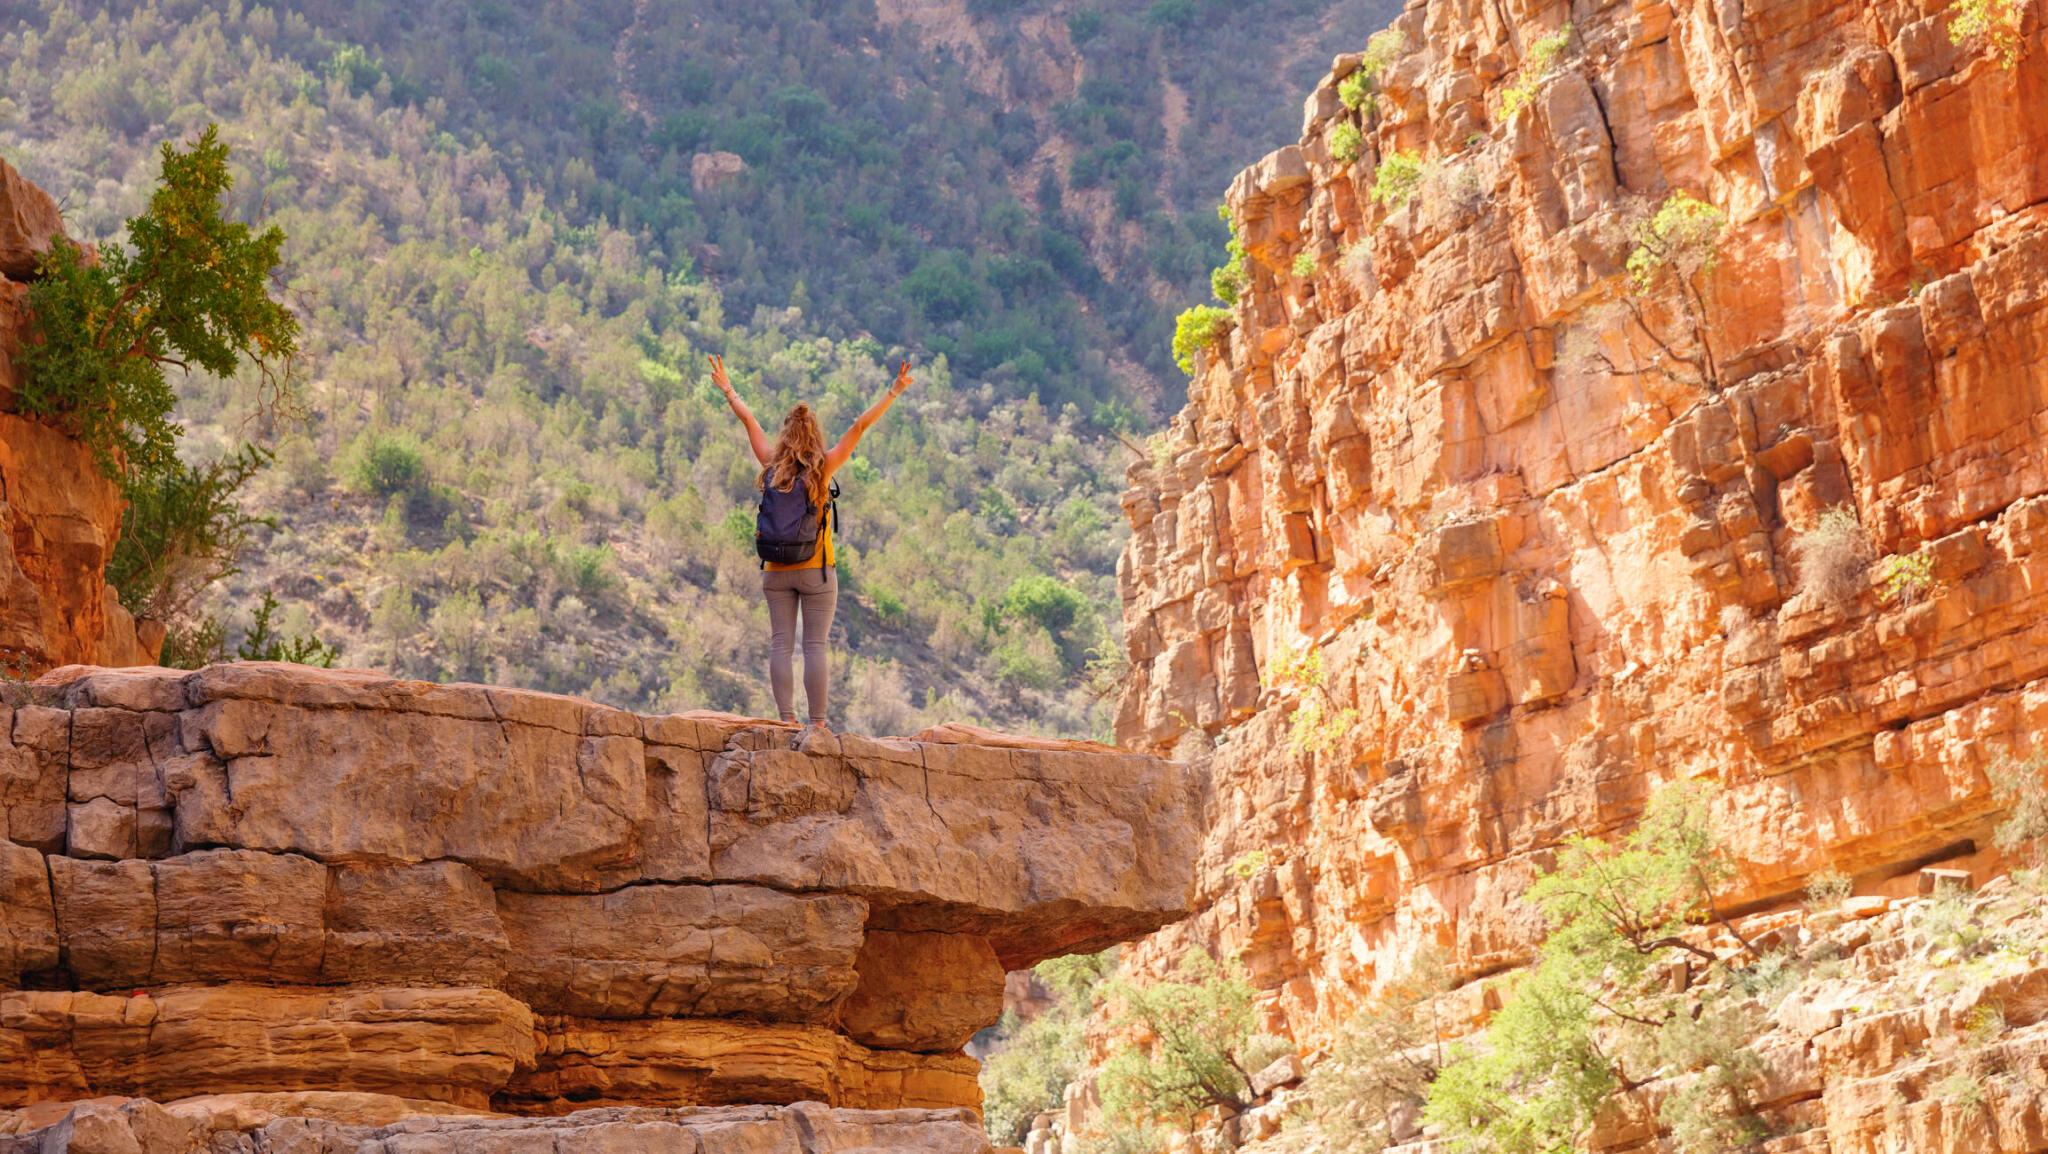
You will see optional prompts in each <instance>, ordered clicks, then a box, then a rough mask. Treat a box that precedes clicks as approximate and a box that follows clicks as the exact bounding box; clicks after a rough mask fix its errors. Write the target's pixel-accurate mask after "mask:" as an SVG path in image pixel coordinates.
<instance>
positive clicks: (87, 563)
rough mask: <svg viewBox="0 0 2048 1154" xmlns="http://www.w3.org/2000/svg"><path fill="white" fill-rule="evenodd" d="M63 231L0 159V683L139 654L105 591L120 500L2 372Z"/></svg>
mask: <svg viewBox="0 0 2048 1154" xmlns="http://www.w3.org/2000/svg"><path fill="white" fill-rule="evenodd" d="M62 228H63V222H62V221H61V220H59V218H58V215H57V205H56V202H55V201H52V200H51V199H50V196H49V194H48V193H45V192H44V191H43V190H42V189H40V188H37V187H36V186H35V185H33V184H31V183H29V182H28V181H26V180H24V179H22V177H21V175H20V174H19V173H17V172H15V171H14V169H13V168H12V167H10V166H9V165H8V164H7V162H6V161H4V160H0V529H4V530H5V532H4V534H0V674H7V675H12V676H16V677H21V676H28V677H33V676H35V675H37V674H40V673H42V672H43V671H44V670H46V669H50V668H52V667H55V666H58V665H69V664H72V663H75V662H82V661H89V662H96V663H99V664H103V665H142V664H145V663H147V662H149V661H151V660H153V659H154V658H153V654H154V649H155V646H156V645H158V644H161V642H162V635H161V632H160V631H156V630H154V629H153V627H147V626H146V627H145V633H150V634H153V636H151V637H150V638H149V639H148V643H147V644H145V642H144V641H143V640H140V639H138V637H137V631H136V623H135V621H134V619H133V618H131V617H130V616H129V615H128V611H127V610H126V609H124V608H122V607H121V603H120V602H119V601H118V600H117V599H116V598H115V596H114V593H113V591H112V590H111V589H110V588H109V587H108V586H107V583H106V578H105V574H106V568H107V560H108V558H110V557H111V556H112V555H113V552H114V540H115V537H116V535H117V534H119V532H120V529H121V508H122V501H121V490H120V487H119V486H117V485H116V484H114V482H113V481H111V480H108V479H107V477H106V476H105V475H104V474H102V473H101V472H100V471H99V469H98V468H97V466H95V465H94V463H93V459H92V454H91V453H90V452H89V451H88V450H87V449H86V448H85V447H84V446H83V445H80V444H79V443H78V442H76V441H74V440H72V439H70V438H69V437H66V436H64V435H63V434H62V433H59V432H58V431H57V430H55V429H52V428H50V427H49V426H47V425H44V424H42V423H40V422H38V421H35V420H31V419H29V418H27V417H24V416H22V415H20V414H19V413H17V412H16V411H15V409H14V403H13V400H14V394H15V391H16V389H17V387H18V386H19V381H18V379H17V376H16V368H15V366H14V363H13V358H14V354H15V351H16V350H17V349H18V348H19V347H20V342H21V339H22V331H23V329H24V327H25V321H26V318H25V317H24V315H23V314H24V309H25V305H26V301H27V298H28V283H27V282H28V281H29V279H30V278H31V277H33V276H34V275H35V271H36V262H37V261H38V260H39V259H40V258H41V255H42V254H43V253H45V252H47V251H49V247H50V239H51V237H53V236H55V235H58V234H59V233H60V232H61V230H62Z"/></svg>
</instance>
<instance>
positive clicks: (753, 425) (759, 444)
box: [711, 356, 775, 469]
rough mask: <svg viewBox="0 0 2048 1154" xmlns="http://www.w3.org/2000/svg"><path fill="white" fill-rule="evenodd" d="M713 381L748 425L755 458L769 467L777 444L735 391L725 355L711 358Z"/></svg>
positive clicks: (734, 411) (742, 420)
mask: <svg viewBox="0 0 2048 1154" xmlns="http://www.w3.org/2000/svg"><path fill="white" fill-rule="evenodd" d="M711 383H712V384H714V385H717V386H718V391H719V392H721V393H724V394H725V403H726V404H728V405H731V406H732V412H733V416H736V417H738V418H739V419H740V424H742V425H745V426H746V427H747V444H749V445H751V446H753V449H754V459H755V460H756V461H759V462H761V467H762V468H764V469H765V468H767V467H768V459H769V458H770V457H773V456H774V455H775V446H774V445H773V444H771V443H770V442H769V440H768V434H766V433H764V432H762V431H761V422H759V421H757V420H755V419H754V411H753V410H752V409H749V408H748V407H747V403H746V402H745V401H742V400H740V395H739V394H738V393H737V392H734V391H733V387H732V382H731V381H730V380H727V379H726V376H725V358H724V357H718V356H714V357H712V358H711Z"/></svg>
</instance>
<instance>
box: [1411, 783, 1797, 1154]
mask: <svg viewBox="0 0 2048 1154" xmlns="http://www.w3.org/2000/svg"><path fill="white" fill-rule="evenodd" d="M1712 796H1713V791H1712V789H1711V787H1709V786H1708V785H1706V784H1704V783H1699V782H1687V783H1681V784H1677V785H1672V786H1667V787H1665V788H1664V789H1663V790H1660V791H1659V792H1658V793H1657V794H1656V795H1655V796H1653V797H1652V798H1651V800H1650V804H1649V805H1648V806H1647V807H1646V808H1645V811H1644V814H1643V819H1642V821H1641V822H1640V823H1639V824H1638V825H1637V827H1636V828H1635V829H1634V830H1633V831H1631V832H1630V833H1629V835H1628V836H1627V837H1626V838H1625V839H1624V840H1623V841H1622V842H1621V843H1620V844H1619V845H1610V844H1608V843H1607V842H1605V841H1603V840H1601V839H1598V838H1589V837H1573V838H1570V839H1567V841H1566V842H1565V845H1564V847H1563V848H1562V849H1561V850H1560V851H1559V854H1558V861H1557V865H1556V867H1555V868H1553V869H1551V870H1550V871H1548V872H1546V873H1544V874H1543V875H1542V876H1540V877H1539V878H1538V879H1537V880H1536V882H1535V884H1534V885H1532V886H1531V887H1530V890H1529V897H1530V899H1531V900H1532V901H1534V902H1535V903H1536V905H1537V907H1538V908H1540V909H1541V910H1542V911H1543V914H1544V916H1545V917H1546V918H1547V919H1548V920H1549V922H1550V924H1551V927H1552V931H1551V934H1550V936H1549V937H1548V938H1546V939H1545V940H1544V942H1543V946H1542V948H1541V950H1540V951H1539V954H1538V958H1537V962H1536V964H1535V965H1534V966H1533V967H1532V968H1531V969H1530V970H1528V971H1527V972H1525V973H1524V974H1523V975H1522V976H1521V977H1520V978H1519V979H1517V980H1516V981H1515V983H1514V984H1513V986H1512V987H1511V990H1510V993H1509V996H1508V998H1507V1001H1506V1002H1505V1004H1503V1005H1502V1007H1501V1009H1500V1011H1499V1012H1498V1013H1496V1014H1495V1015H1494V1017H1493V1020H1492V1021H1491V1022H1490V1023H1488V1026H1487V1030H1486V1034H1485V1037H1484V1039H1483V1040H1482V1041H1481V1042H1480V1043H1478V1044H1477V1045H1476V1046H1474V1045H1468V1046H1461V1047H1459V1048H1458V1050H1457V1051H1456V1052H1455V1053H1454V1054H1453V1056H1452V1060H1451V1061H1450V1063H1449V1064H1448V1065H1447V1066H1445V1068H1444V1070H1443V1072H1442V1073H1441V1074H1439V1075H1438V1076H1437V1078H1436V1080H1435V1081H1434V1082H1432V1083H1431V1084H1430V1087H1429V1092H1428V1102H1427V1105H1426V1106H1425V1108H1424V1117H1425V1118H1427V1119H1428V1120H1429V1121H1431V1122H1433V1123H1436V1124H1437V1125H1440V1126H1442V1127H1444V1130H1445V1133H1446V1135H1447V1136H1448V1137H1449V1139H1450V1141H1451V1144H1452V1148H1453V1149H1455V1150H1459V1151H1471V1152H1479V1154H1544V1152H1548V1151H1554V1150H1560V1149H1565V1148H1568V1147H1569V1146H1570V1145H1571V1143H1572V1142H1573V1141H1575V1140H1576V1139H1577V1138H1578V1137H1579V1136H1580V1135H1581V1134H1582V1133H1584V1131H1585V1130H1586V1128H1587V1127H1588V1126H1590V1125H1591V1123H1592V1120H1593V1116H1594V1114H1595V1112H1596V1111H1597V1110H1598V1109H1599V1108H1600V1106H1601V1104H1602V1103H1603V1102H1604V1101H1605V1100H1606V1099H1607V1097H1608V1096H1609V1095H1610V1094H1612V1093H1614V1092H1615V1091H1617V1090H1632V1089H1635V1088H1636V1087H1638V1086H1641V1085H1643V1084H1644V1083H1645V1082H1647V1081H1649V1080H1650V1079H1651V1078H1652V1077H1653V1076H1655V1074H1656V1073H1657V1072H1658V1071H1659V1070H1660V1069H1661V1070H1667V1071H1669V1072H1672V1073H1683V1072H1687V1071H1691V1072H1693V1073H1695V1074H1697V1075H1698V1077H1697V1079H1696V1082H1697V1083H1699V1084H1703V1085H1704V1086H1706V1087H1707V1089H1705V1090H1701V1089H1698V1088H1697V1086H1696V1087H1695V1089H1694V1090H1692V1091H1689V1092H1688V1094H1686V1095H1681V1096H1677V1097H1674V1098H1673V1100H1672V1103H1671V1114H1670V1115H1669V1116H1668V1117H1666V1118H1665V1122H1666V1124H1667V1127H1670V1128H1672V1129H1673V1130H1674V1132H1678V1131H1682V1132H1683V1134H1684V1135H1685V1136H1686V1141H1687V1149H1689V1150H1701V1149H1706V1148H1708V1144H1709V1139H1713V1140H1718V1139H1719V1138H1721V1137H1724V1136H1727V1135H1729V1134H1731V1133H1739V1132H1741V1131H1743V1130H1744V1129H1745V1128H1746V1127H1748V1126H1750V1125H1752V1124H1753V1118H1752V1114H1753V1111H1751V1109H1750V1107H1749V1103H1748V1100H1747V1097H1746V1094H1747V1090H1748V1089H1749V1087H1750V1084H1751V1082H1752V1081H1753V1078H1754V1075H1755V1071H1756V1065H1755V1056H1754V1054H1752V1053H1749V1052H1748V1051H1747V1050H1746V1049H1745V1048H1743V1047H1742V1046H1741V1044H1740V1041H1739V1039H1740V1038H1741V1037H1742V1036H1744V1035H1743V1032H1742V1031H1741V1030H1738V1029H1731V1028H1728V1021H1727V1020H1726V1019H1725V1015H1727V1014H1731V1013H1739V1012H1741V1010H1740V1006H1739V1005H1736V1006H1734V1007H1731V1006H1729V1005H1725V1004H1720V1003H1716V1002H1711V1001H1708V1000H1704V999H1703V998H1702V997H1701V996H1700V995H1697V994H1691V993H1686V992H1674V991H1673V990H1672V989H1671V988H1670V984H1669V983H1668V982H1667V981H1666V980H1665V979H1664V976H1663V975H1664V972H1665V967H1666V966H1667V965H1668V964H1669V963H1671V962H1672V961H1673V960H1674V959H1685V960H1686V961H1687V964H1688V965H1690V966H1692V967H1695V968H1697V969H1699V970H1700V971H1703V972H1704V971H1708V970H1713V969H1716V968H1717V967H1718V968H1724V969H1725V968H1726V964H1725V963H1724V962H1723V960H1722V959H1721V958H1720V957H1719V956H1718V955H1717V954H1715V953H1714V952H1713V951H1712V950H1710V949H1708V948H1706V947H1705V946H1703V945H1701V944H1699V942H1698V940H1697V938H1696V935H1695V934H1693V933H1691V932H1690V931H1691V929H1692V927H1693V926H1695V925H1696V924H1697V923H1699V922H1702V921H1712V922H1718V923H1720V924H1721V926H1722V927H1723V928H1724V929H1727V930H1728V931H1729V932H1731V933H1732V932H1733V927H1732V926H1729V925H1728V924H1727V922H1726V921H1725V920H1723V919H1722V918H1721V917H1720V914H1719V911H1718V910H1717V909H1716V907H1715V904H1714V892H1715V890H1716V888H1717V887H1718V886H1719V885H1721V884H1722V883H1723V882H1724V881H1726V879H1727V877H1728V876H1729V874H1730V872H1731V871H1732V866H1731V865H1730V863H1729V862H1728V860H1727V858H1726V856H1725V854H1724V853H1723V852H1722V850H1721V848H1720V846H1719V844H1718V842H1717V841H1716V840H1715V838H1714V835H1713V831H1712V827H1711V825H1710V824H1709V822H1708V817H1707V809H1708V805H1709V802H1710V801H1711V798H1712ZM1744 948H1745V951H1746V953H1747V955H1748V956H1749V957H1750V958H1751V959H1756V958H1757V954H1756V951H1755V950H1754V949H1753V948H1750V947H1749V946H1748V944H1747V943H1746V942H1745V943H1744ZM1681 1123H1682V1125H1681Z"/></svg>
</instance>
